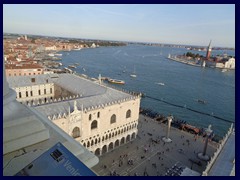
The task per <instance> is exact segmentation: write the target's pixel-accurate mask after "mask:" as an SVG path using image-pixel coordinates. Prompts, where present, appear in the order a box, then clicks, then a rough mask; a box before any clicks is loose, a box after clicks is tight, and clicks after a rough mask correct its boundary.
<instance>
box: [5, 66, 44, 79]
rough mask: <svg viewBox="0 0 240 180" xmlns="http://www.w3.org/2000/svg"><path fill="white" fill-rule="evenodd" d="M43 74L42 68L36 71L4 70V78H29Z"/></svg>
mask: <svg viewBox="0 0 240 180" xmlns="http://www.w3.org/2000/svg"><path fill="white" fill-rule="evenodd" d="M38 74H43V68H37V69H6V76H7V77H8V76H31V75H38Z"/></svg>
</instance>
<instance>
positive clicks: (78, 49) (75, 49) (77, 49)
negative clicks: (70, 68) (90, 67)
mask: <svg viewBox="0 0 240 180" xmlns="http://www.w3.org/2000/svg"><path fill="white" fill-rule="evenodd" d="M81 49H82V48H74V49H73V50H74V51H80V50H81Z"/></svg>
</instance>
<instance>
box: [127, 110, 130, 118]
mask: <svg viewBox="0 0 240 180" xmlns="http://www.w3.org/2000/svg"><path fill="white" fill-rule="evenodd" d="M130 117H131V110H130V109H129V110H128V111H127V113H126V118H130Z"/></svg>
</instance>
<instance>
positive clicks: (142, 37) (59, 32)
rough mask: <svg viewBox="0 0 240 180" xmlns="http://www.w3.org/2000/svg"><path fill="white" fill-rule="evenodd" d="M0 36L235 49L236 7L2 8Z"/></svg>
mask: <svg viewBox="0 0 240 180" xmlns="http://www.w3.org/2000/svg"><path fill="white" fill-rule="evenodd" d="M3 31H4V32H6V33H14V34H32V35H40V36H53V37H54V36H55V37H66V38H81V39H99V40H110V41H125V42H143V43H161V44H176V45H192V46H207V45H208V44H209V41H210V40H212V46H214V47H230V48H235V5H234V4H232V5H229V4H228V5H227V4H220V5H216V4H214V5H211V4H206V5H203V4H200V5H193V4H192V5H187V4H182V5H167V4H155V5H153V4H145V5H137V4H134V5H126V4H117V5H106V4H105V5H100V4H99V5H87V4H70V5H56V4H55V5H53V4H48V5H26V4H25V5H24V4H18V5H11V4H4V5H3Z"/></svg>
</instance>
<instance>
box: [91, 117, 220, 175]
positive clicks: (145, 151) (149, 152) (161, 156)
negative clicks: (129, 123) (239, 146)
mask: <svg viewBox="0 0 240 180" xmlns="http://www.w3.org/2000/svg"><path fill="white" fill-rule="evenodd" d="M206 126H207V125H206ZM166 131H167V125H166V124H163V123H160V122H158V121H155V120H153V119H151V118H149V117H147V116H143V115H140V116H139V124H138V135H137V137H136V139H134V140H133V141H130V142H129V143H127V144H124V145H122V146H120V147H118V148H116V149H114V150H112V151H109V152H108V153H106V154H103V155H102V156H100V157H99V163H98V164H97V165H96V166H94V167H93V170H94V171H95V172H96V173H97V174H98V175H99V176H109V175H120V176H163V175H165V173H166V172H167V171H168V169H169V168H171V167H173V166H174V165H175V164H176V163H178V164H181V165H182V166H183V167H188V168H189V169H192V170H193V171H196V172H198V173H199V174H201V172H202V171H204V169H205V167H206V164H207V162H206V161H203V160H200V159H199V158H198V157H197V154H198V153H200V152H202V151H203V149H204V144H205V138H203V137H201V136H196V135H194V134H190V133H187V132H185V131H182V130H179V129H176V128H173V127H171V129H170V134H169V137H170V138H171V139H172V142H170V143H165V142H164V141H163V140H162V138H163V137H165V135H166ZM216 148H217V143H215V142H212V141H210V142H209V143H208V147H207V154H208V155H209V156H210V157H211V156H212V155H213V153H214V152H215V151H216Z"/></svg>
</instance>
